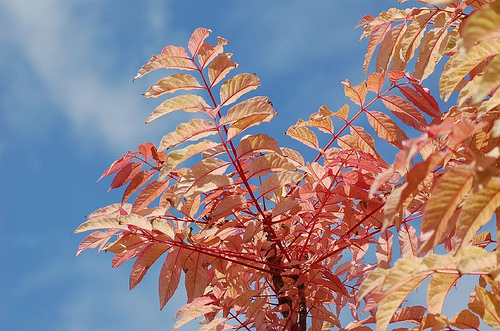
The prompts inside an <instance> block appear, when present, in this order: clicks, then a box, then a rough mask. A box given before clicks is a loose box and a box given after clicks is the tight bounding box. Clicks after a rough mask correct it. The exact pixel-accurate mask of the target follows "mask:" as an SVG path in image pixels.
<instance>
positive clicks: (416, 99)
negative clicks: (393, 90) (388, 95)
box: [398, 85, 441, 117]
mask: <svg viewBox="0 0 500 331" xmlns="http://www.w3.org/2000/svg"><path fill="white" fill-rule="evenodd" d="M413 86H414V87H416V86H420V85H413ZM420 87H421V86H420ZM398 89H399V90H400V91H401V93H403V95H404V96H405V97H406V99H408V100H409V101H410V102H411V103H413V104H414V105H415V106H417V108H419V109H420V110H421V111H423V112H424V113H426V114H427V115H429V116H432V117H439V116H441V111H440V110H439V107H438V106H436V105H437V102H436V100H434V98H433V97H432V96H431V95H430V94H429V93H428V92H426V91H424V90H423V89H422V91H423V93H424V94H423V95H421V94H420V93H419V92H417V91H415V90H414V89H412V88H411V87H408V86H398ZM430 99H432V100H433V102H430V101H429V100H430Z"/></svg>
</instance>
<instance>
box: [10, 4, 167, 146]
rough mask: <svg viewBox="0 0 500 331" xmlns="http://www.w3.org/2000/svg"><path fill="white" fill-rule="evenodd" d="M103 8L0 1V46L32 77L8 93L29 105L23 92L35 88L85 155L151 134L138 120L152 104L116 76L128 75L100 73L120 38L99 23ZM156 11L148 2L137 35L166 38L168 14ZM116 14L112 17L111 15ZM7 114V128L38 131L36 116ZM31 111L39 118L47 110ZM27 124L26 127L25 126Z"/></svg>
mask: <svg viewBox="0 0 500 331" xmlns="http://www.w3.org/2000/svg"><path fill="white" fill-rule="evenodd" d="M117 4H118V2H117ZM111 5H112V4H111ZM120 5H121V4H120ZM105 6H110V3H109V2H108V3H106V2H95V3H94V2H93V3H92V4H90V5H89V3H88V2H86V1H65V0H46V1H30V0H9V1H4V3H3V4H2V7H3V8H2V9H3V10H2V11H3V15H5V16H6V17H8V21H9V24H10V25H11V26H9V31H10V32H9V34H7V33H3V34H2V35H1V36H0V38H1V40H3V41H4V42H5V41H8V42H9V43H10V44H14V45H15V46H16V48H18V49H20V50H21V52H22V56H23V57H24V58H25V59H26V60H27V61H28V62H29V66H30V67H31V68H32V70H33V71H34V74H35V77H27V76H26V77H23V78H22V79H17V80H16V82H17V83H18V86H15V87H13V88H12V91H14V92H15V93H17V94H18V95H17V96H16V97H17V98H26V97H29V94H28V93H29V89H33V88H37V87H38V86H36V85H32V86H30V83H31V82H33V81H36V80H39V81H41V84H42V87H43V88H44V89H45V90H46V91H47V93H48V94H49V95H48V97H49V98H50V101H51V102H52V103H53V104H54V105H56V107H54V108H57V109H59V110H60V111H62V112H63V113H64V114H65V115H66V116H67V118H68V119H69V120H70V124H71V129H72V130H74V131H75V133H76V134H77V136H78V137H80V140H81V142H82V146H81V147H84V148H91V145H92V143H95V142H100V143H104V145H107V146H109V147H112V148H115V149H117V150H119V151H122V150H123V149H127V148H129V149H130V148H133V145H134V144H136V143H137V142H139V141H140V140H141V139H144V138H145V137H146V136H147V135H148V134H147V132H148V130H151V128H146V126H145V125H144V119H145V117H146V116H147V114H148V111H150V110H151V109H152V108H153V107H154V105H156V103H154V102H153V103H151V102H149V103H148V102H145V101H143V100H142V97H141V96H140V93H141V92H143V91H142V87H141V86H140V85H139V86H138V84H137V85H135V86H134V85H132V84H131V81H132V79H131V78H132V76H133V71H130V68H123V70H128V71H130V78H127V79H123V78H122V77H120V78H115V79H114V80H113V79H112V77H111V76H110V75H109V72H108V71H106V68H115V69H116V68H117V67H118V66H117V64H116V61H118V59H117V58H116V57H117V55H116V54H115V53H116V50H113V49H112V48H113V47H112V46H113V45H114V44H113V45H111V46H108V44H109V43H114V42H117V41H116V40H114V38H122V37H123V36H121V35H117V32H116V31H110V29H111V28H112V27H110V24H111V23H107V22H106V20H105V18H104V20H103V17H100V15H99V13H101V12H103V11H104V8H105ZM164 6H166V5H165V2H164V1H151V2H149V6H148V7H147V9H145V15H146V17H142V19H143V21H144V22H145V23H146V24H150V26H146V27H145V29H147V30H148V31H149V32H148V33H150V34H151V33H152V34H159V33H161V34H162V35H163V34H165V33H166V32H167V29H166V28H167V25H168V11H167V10H165V8H164ZM159 9H160V10H159ZM80 10H83V12H79V11H80ZM85 10H86V11H85ZM89 11H90V12H91V14H89V13H88V12H89ZM116 11H117V12H119V8H117V9H116ZM159 12H161V15H160V14H159ZM101 16H102V14H101ZM115 19H116V17H115ZM156 39H159V38H158V36H156ZM154 51H157V50H154ZM151 52H153V51H151ZM119 56H120V55H119ZM147 60H148V58H145V59H144V60H143V61H144V62H145V61H147ZM118 69H120V68H118ZM135 69H138V68H135ZM122 76H123V75H122ZM38 88H39V87H38ZM7 111H10V114H9V116H8V118H9V117H10V119H11V124H12V123H14V125H21V123H22V125H23V126H28V127H29V126H33V127H34V126H39V125H40V123H39V122H37V121H36V118H37V117H38V116H26V115H27V114H26V113H23V112H22V111H21V110H19V109H16V110H14V109H10V110H9V109H7ZM33 111H38V112H46V111H47V109H37V110H33ZM49 111H51V110H49ZM30 118H31V119H33V121H31V122H30ZM21 119H22V120H21ZM153 139H157V135H153Z"/></svg>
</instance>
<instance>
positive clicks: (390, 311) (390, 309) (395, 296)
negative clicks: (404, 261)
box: [375, 275, 427, 331]
mask: <svg viewBox="0 0 500 331" xmlns="http://www.w3.org/2000/svg"><path fill="white" fill-rule="evenodd" d="M425 278H427V276H426V275H424V276H417V277H415V278H410V279H406V281H405V283H404V285H402V286H400V287H398V289H397V290H396V291H394V292H392V293H391V294H389V295H388V296H387V297H385V298H384V299H383V300H382V301H381V302H380V304H379V305H378V309H377V313H376V315H375V318H376V320H377V324H376V330H377V331H385V330H387V326H388V325H389V322H390V321H391V319H392V316H393V315H394V312H395V311H396V309H398V307H399V306H401V304H402V303H403V301H404V300H405V299H406V297H407V296H408V295H409V294H410V292H411V291H413V290H414V289H415V288H416V287H417V286H418V285H420V283H421V282H422V281H423V280H424V279H425ZM401 281H403V279H402V280H401Z"/></svg>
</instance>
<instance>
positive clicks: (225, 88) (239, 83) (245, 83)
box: [220, 74, 260, 106]
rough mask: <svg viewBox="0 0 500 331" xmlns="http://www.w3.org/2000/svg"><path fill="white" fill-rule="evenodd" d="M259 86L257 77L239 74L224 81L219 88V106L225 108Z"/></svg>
mask: <svg viewBox="0 0 500 331" xmlns="http://www.w3.org/2000/svg"><path fill="white" fill-rule="evenodd" d="M259 86H260V80H259V78H257V75H251V74H239V75H236V76H234V77H233V78H230V79H229V80H227V81H225V82H224V84H222V86H221V88H220V103H221V106H227V105H229V104H231V103H233V102H235V101H236V100H238V98H239V97H241V96H242V95H243V94H245V93H248V92H250V91H252V90H255V89H256V88H257V87H259Z"/></svg>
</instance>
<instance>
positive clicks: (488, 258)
mask: <svg viewBox="0 0 500 331" xmlns="http://www.w3.org/2000/svg"><path fill="white" fill-rule="evenodd" d="M457 256H458V257H459V258H460V260H459V261H458V265H457V269H458V270H459V271H460V273H462V274H467V273H469V272H473V271H477V270H480V271H483V270H487V269H489V268H493V267H495V266H496V262H497V261H496V254H495V253H494V252H491V253H490V252H488V251H486V250H485V249H484V248H481V247H477V246H468V247H465V248H463V249H461V250H460V251H458V254H457Z"/></svg>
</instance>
